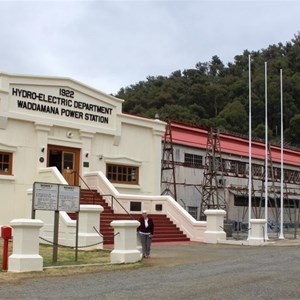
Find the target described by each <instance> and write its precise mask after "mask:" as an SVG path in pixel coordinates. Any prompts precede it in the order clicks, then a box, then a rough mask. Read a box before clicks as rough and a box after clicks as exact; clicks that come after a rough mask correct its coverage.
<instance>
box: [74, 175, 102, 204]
mask: <svg viewBox="0 0 300 300" xmlns="http://www.w3.org/2000/svg"><path fill="white" fill-rule="evenodd" d="M73 173H74V174H75V175H77V176H78V178H79V179H80V180H81V181H82V182H83V183H84V184H85V186H86V187H87V188H88V190H89V191H92V189H91V188H90V187H89V186H88V184H87V183H86V182H85V180H84V179H83V178H82V177H81V176H80V174H79V173H78V172H77V171H72V172H71V174H73ZM95 195H96V192H95V191H94V192H93V204H95Z"/></svg>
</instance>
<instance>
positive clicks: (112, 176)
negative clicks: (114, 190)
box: [106, 163, 139, 185]
mask: <svg viewBox="0 0 300 300" xmlns="http://www.w3.org/2000/svg"><path fill="white" fill-rule="evenodd" d="M109 168H115V170H112V171H110V170H109ZM130 169H133V170H135V174H134V175H133V174H132V170H130ZM124 171H125V172H124ZM130 176H132V177H135V180H129V178H130ZM106 177H107V179H108V180H109V181H110V182H111V183H120V184H131V185H138V184H139V167H137V166H132V165H122V164H115V163H108V164H106ZM122 177H123V178H124V177H125V180H122Z"/></svg>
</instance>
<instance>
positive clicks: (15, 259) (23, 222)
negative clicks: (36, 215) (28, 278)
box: [8, 219, 44, 272]
mask: <svg viewBox="0 0 300 300" xmlns="http://www.w3.org/2000/svg"><path fill="white" fill-rule="evenodd" d="M43 224H44V223H43V222H42V221H41V220H32V219H14V220H12V221H11V222H10V226H11V227H12V228H13V254H12V255H10V257H9V258H8V272H31V271H43V258H42V257H41V256H40V255H39V231H40V228H41V227H42V226H43Z"/></svg>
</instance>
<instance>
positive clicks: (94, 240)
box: [78, 205, 103, 250]
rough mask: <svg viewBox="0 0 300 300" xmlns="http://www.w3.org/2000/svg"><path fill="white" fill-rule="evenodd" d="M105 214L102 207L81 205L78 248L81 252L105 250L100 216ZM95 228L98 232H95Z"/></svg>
mask: <svg viewBox="0 0 300 300" xmlns="http://www.w3.org/2000/svg"><path fill="white" fill-rule="evenodd" d="M102 212H103V207H102V206H101V205H80V212H79V228H78V246H79V247H80V246H89V245H91V246H90V247H80V248H79V250H93V249H103V237H102V236H100V235H99V233H100V214H101V213H102ZM94 227H95V228H96V230H97V231H98V232H96V231H95V229H94Z"/></svg>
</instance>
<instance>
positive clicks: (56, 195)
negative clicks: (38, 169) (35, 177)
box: [33, 182, 80, 212]
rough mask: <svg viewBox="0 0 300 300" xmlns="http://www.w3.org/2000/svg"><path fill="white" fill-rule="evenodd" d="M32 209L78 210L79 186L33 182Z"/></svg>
mask: <svg viewBox="0 0 300 300" xmlns="http://www.w3.org/2000/svg"><path fill="white" fill-rule="evenodd" d="M33 210H53V211H65V212H78V211H79V210H80V187H79V186H73V185H64V184H55V183H44V182H35V183H34V185H33Z"/></svg>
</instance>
